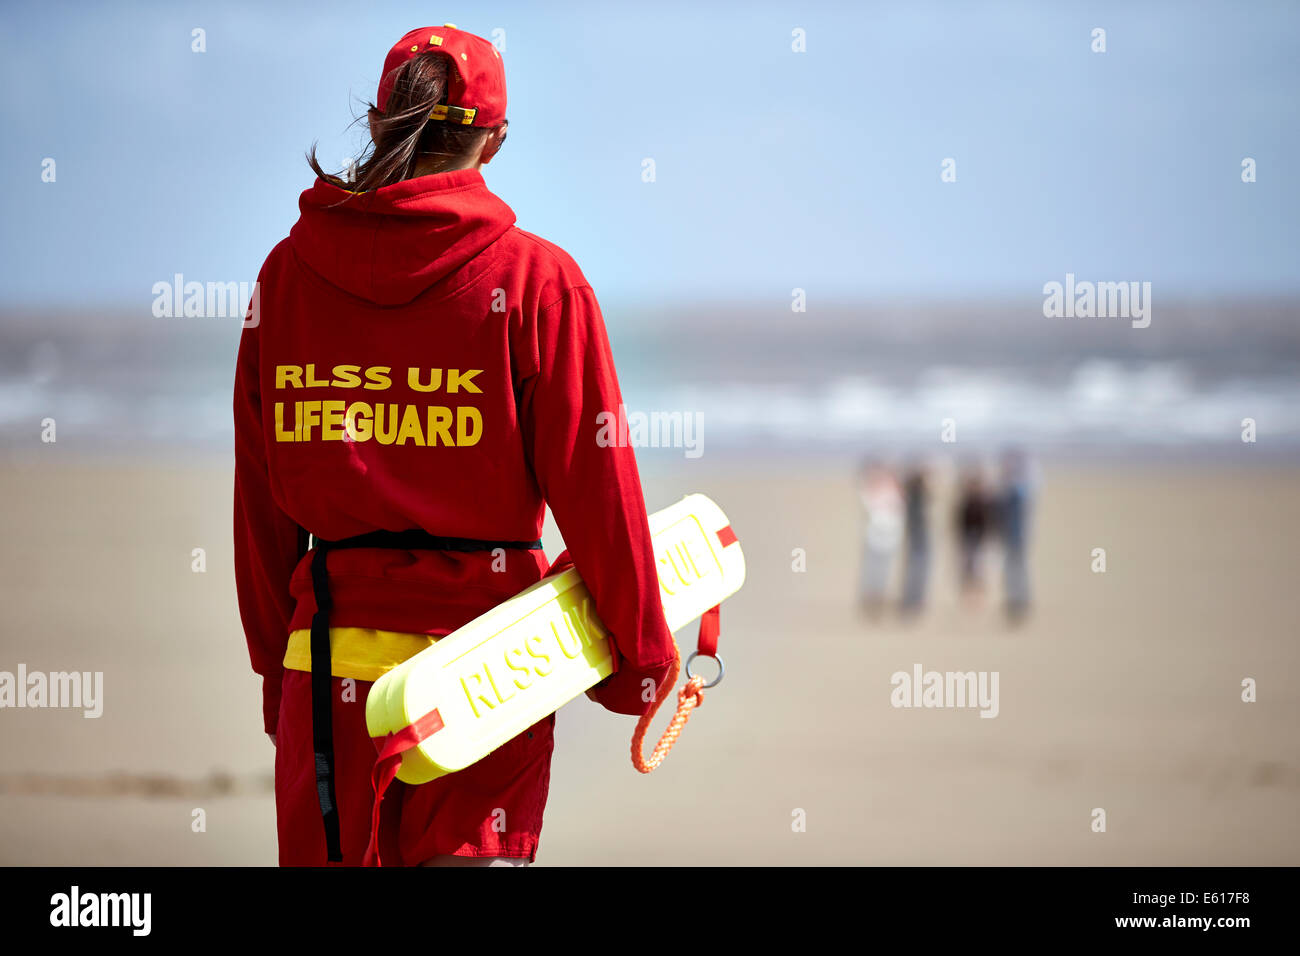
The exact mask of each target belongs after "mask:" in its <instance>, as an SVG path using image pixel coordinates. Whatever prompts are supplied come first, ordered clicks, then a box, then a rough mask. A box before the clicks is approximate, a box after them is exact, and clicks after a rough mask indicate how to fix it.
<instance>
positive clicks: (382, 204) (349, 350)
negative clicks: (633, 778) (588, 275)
mask: <svg viewBox="0 0 1300 956" xmlns="http://www.w3.org/2000/svg"><path fill="white" fill-rule="evenodd" d="M299 207H300V209H301V216H300V218H299V220H298V222H297V224H296V225H295V226H294V227H293V230H292V232H291V233H290V235H289V238H288V239H286V240H284V241H283V242H281V243H280V244H279V245H277V246H276V247H275V248H274V249H273V250H272V251H271V254H270V255H269V256H268V257H267V259H266V263H265V264H264V265H263V266H262V271H261V274H260V275H259V279H258V281H259V289H258V301H259V309H258V313H257V315H256V323H255V324H254V323H253V322H249V323H247V325H248V327H247V328H245V329H244V331H243V332H242V338H241V341H240V347H239V360H238V367H237V372H236V377H235V401H234V408H235V574H236V582H237V584H238V591H239V608H240V614H241V617H242V619H243V623H244V630H245V633H246V636H247V639H248V648H249V654H250V656H251V658H252V664H253V669H254V670H255V671H256V672H257V673H258V674H261V675H262V677H263V678H264V680H263V704H264V719H265V726H266V729H267V732H268V733H273V732H274V731H275V727H276V719H277V714H278V712H279V700H280V684H281V677H282V674H283V664H282V661H283V658H284V654H285V647H286V644H287V641H288V635H289V632H290V631H291V630H297V629H300V628H307V627H309V626H310V620H311V616H312V614H313V612H314V611H315V602H314V599H313V597H312V588H311V578H310V568H309V559H307V558H306V557H305V551H306V532H307V531H310V532H311V533H312V534H314V535H316V536H318V537H320V538H322V539H325V540H338V539H340V538H346V537H351V536H353V535H358V534H362V533H365V532H368V531H375V530H390V531H401V530H405V529H422V530H424V531H427V532H429V533H431V534H435V535H444V536H451V537H466V538H481V539H492V540H502V541H521V540H534V539H536V538H538V537H539V536H540V534H541V529H542V519H543V513H544V507H545V505H546V504H549V505H550V507H551V510H552V513H553V514H554V515H555V520H556V523H557V524H558V525H559V528H560V532H561V534H563V536H564V540H565V544H566V546H567V548H568V554H569V555H571V557H572V561H573V563H574V564H575V565H576V566H577V568H578V571H579V573H580V574H581V575H582V577H583V579H584V581H585V582H586V584H587V587H588V588H589V590H590V591H591V595H592V598H593V600H594V601H595V605H596V610H597V612H598V613H599V615H600V618H601V620H602V621H603V622H604V624H605V626H606V628H607V629H608V630H609V632H610V634H611V635H612V639H613V641H614V645H615V648H616V650H617V653H616V654H615V660H616V666H617V670H616V672H615V674H613V675H612V676H611V677H610V678H608V679H607V680H605V681H604V682H602V683H601V684H600V685H599V686H598V687H597V688H596V689H595V691H594V696H595V697H596V699H597V700H598V701H600V703H601V704H603V705H604V706H605V707H606V708H608V709H610V710H612V711H615V712H617V713H625V714H640V713H643V712H644V711H645V710H646V709H647V708H648V706H649V704H648V703H647V702H646V701H645V700H644V699H643V697H644V696H645V695H644V694H643V692H642V691H643V685H642V681H643V680H644V679H645V678H647V677H648V678H651V679H653V680H654V681H655V685H656V687H657V686H658V685H659V684H660V683H661V682H662V681H663V679H664V677H665V676H666V674H667V671H668V669H669V667H670V666H671V663H672V661H673V659H674V657H675V653H676V652H675V648H674V645H673V641H672V636H671V634H670V633H669V631H668V627H667V624H666V623H665V621H664V616H663V607H662V604H661V603H660V597H659V585H658V579H657V575H656V569H655V562H654V556H653V551H652V548H651V543H650V532H649V527H648V524H647V521H646V510H645V503H644V501H643V498H642V493H641V481H640V478H639V476H638V474H637V467H636V461H635V458H634V455H633V451H632V449H631V448H630V447H628V446H626V445H620V444H618V443H608V442H600V441H598V440H597V436H598V432H599V426H598V419H597V415H598V414H599V413H601V412H608V413H611V414H613V413H615V412H616V411H617V409H618V407H619V405H620V403H621V401H622V398H621V396H620V394H619V386H618V380H617V377H616V376H615V372H614V363H613V360H612V358H611V357H610V351H609V343H608V340H607V338H606V333H605V327H604V322H603V320H602V318H601V314H600V308H599V306H597V304H596V297H595V295H594V294H593V292H592V290H591V287H590V286H589V285H588V284H587V281H586V279H585V278H584V277H583V274H582V272H581V270H579V268H578V266H577V264H576V263H574V261H573V260H572V259H571V258H570V257H569V256H568V255H567V254H566V253H565V252H564V251H563V250H561V249H559V248H558V247H556V246H554V245H552V244H551V243H549V242H546V241H545V240H543V239H540V238H538V237H537V236H534V235H531V234H530V233H527V232H524V231H523V230H521V229H519V228H517V227H516V226H515V225H514V221H515V216H514V213H513V212H512V211H511V209H510V207H509V206H507V205H506V204H505V203H504V202H502V201H501V200H500V199H499V198H497V197H496V196H495V195H493V194H492V193H491V192H490V191H488V188H487V186H486V185H485V184H484V182H483V177H482V176H481V175H480V174H479V172H478V171H477V170H457V171H454V172H448V173H440V174H436V175H432V176H423V177H420V178H417V179H411V180H407V181H404V182H401V183H397V184H395V185H392V186H387V187H384V188H382V189H379V190H376V191H374V192H372V193H367V194H361V195H354V194H351V193H348V192H346V191H344V190H342V189H339V188H337V187H335V186H331V185H329V184H328V183H325V182H323V181H321V180H317V182H316V183H315V185H314V186H313V187H312V188H311V189H308V190H307V191H306V192H304V193H303V194H302V197H301V199H300V201H299ZM604 420H605V419H603V418H602V419H601V421H604ZM304 529H305V530H304ZM494 561H495V562H496V570H494V568H493V564H494ZM504 562H505V568H504V570H502V569H501V564H502V561H501V559H500V558H499V557H497V558H494V556H493V555H492V554H491V553H488V552H478V553H448V552H430V551H413V552H407V551H388V550H376V549H357V550H340V551H335V552H333V553H332V554H331V555H330V585H331V590H332V593H333V600H334V609H333V611H332V612H331V615H330V623H331V625H333V626H338V627H348V626H351V627H369V628H379V629H384V630H392V631H404V632H409V633H418V634H436V635H441V634H446V633H449V632H450V631H452V630H454V629H456V628H457V627H460V626H461V625H463V624H465V623H466V622H468V621H470V620H472V619H473V618H474V617H476V616H477V615H479V614H481V613H483V612H484V611H486V610H488V609H489V608H491V607H493V606H494V605H496V604H499V603H500V602H501V601H503V600H505V599H506V598H509V597H511V596H512V595H514V594H515V593H517V592H518V591H520V590H522V589H523V588H525V587H527V586H529V585H530V584H532V583H534V582H535V581H537V580H539V579H540V578H541V577H542V576H543V575H544V574H545V573H546V571H547V564H546V559H545V557H544V556H542V554H541V552H540V551H507V552H505V559H504ZM559 563H560V562H557V565H558V564H559Z"/></svg>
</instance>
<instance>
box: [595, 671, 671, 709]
mask: <svg viewBox="0 0 1300 956" xmlns="http://www.w3.org/2000/svg"><path fill="white" fill-rule="evenodd" d="M672 667H673V662H672V661H665V662H664V663H663V664H659V665H656V666H654V667H648V668H644V669H642V668H637V667H633V666H632V665H631V663H629V662H628V661H627V660H626V659H624V660H622V661H620V662H619V668H618V670H617V671H615V672H614V673H613V674H610V675H609V676H608V677H606V678H605V679H604V680H603V681H601V682H600V683H599V684H597V685H596V686H595V687H593V688H592V689H591V696H592V698H593V699H594V700H595V701H596V703H598V704H600V706H602V707H604V708H605V709H606V710H609V711H612V712H614V713H616V714H628V715H629V716H632V717H640V716H641V715H643V714H644V713H646V711H648V710H649V709H650V708H651V707H653V706H654V702H655V699H654V697H652V696H650V695H649V693H648V688H647V686H646V684H645V681H646V680H652V681H654V686H655V688H656V692H657V693H660V694H671V693H672V692H673V689H672V688H671V687H665V686H664V681H665V680H666V679H667V678H668V672H669V671H671V670H672ZM648 696H650V699H649V700H646V699H645V698H646V697H648Z"/></svg>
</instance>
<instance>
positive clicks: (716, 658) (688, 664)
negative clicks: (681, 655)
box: [686, 651, 726, 690]
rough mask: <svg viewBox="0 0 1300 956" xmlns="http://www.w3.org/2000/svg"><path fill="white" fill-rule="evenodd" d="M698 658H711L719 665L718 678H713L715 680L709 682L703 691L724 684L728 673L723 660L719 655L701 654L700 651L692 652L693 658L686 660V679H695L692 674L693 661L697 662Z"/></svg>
mask: <svg viewBox="0 0 1300 956" xmlns="http://www.w3.org/2000/svg"><path fill="white" fill-rule="evenodd" d="M697 657H708V658H711V659H712V660H713V661H714V662H716V663H717V665H718V676H717V677H715V678H713V680H711V681H709V682H708V683H707V684H704V685H703V687H701V690H707V689H708V688H710V687H717V686H718V685H719V684H720V683H722V677H723V675H724V674H725V673H726V668H725V667H723V666H722V658H721V657H719V656H718V655H717V654H701V653H700V652H699V651H692V652H691V656H690V657H688V658H686V679H687V680H691V679H693V678H694V677H695V675H694V674H692V673H691V661H693V660H695V658H697Z"/></svg>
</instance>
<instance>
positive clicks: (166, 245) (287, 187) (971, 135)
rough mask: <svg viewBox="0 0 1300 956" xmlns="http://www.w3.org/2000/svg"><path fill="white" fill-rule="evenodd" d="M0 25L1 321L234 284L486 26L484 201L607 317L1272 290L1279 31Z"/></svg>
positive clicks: (610, 14) (994, 11)
mask: <svg viewBox="0 0 1300 956" xmlns="http://www.w3.org/2000/svg"><path fill="white" fill-rule="evenodd" d="M4 19H5V24H4V30H3V33H2V34H0V71H2V73H3V83H2V84H0V87H2V89H3V94H2V99H0V122H2V123H3V126H4V129H5V135H4V137H3V141H2V143H0V172H3V175H4V177H5V180H6V183H7V186H8V188H7V190H6V198H5V200H4V216H3V227H2V228H3V233H2V234H0V256H3V259H4V263H5V268H4V270H3V272H2V273H0V307H17V306H22V307H29V306H35V305H46V306H53V307H63V306H99V307H102V308H106V309H107V308H114V309H118V308H133V307H138V308H141V309H147V308H148V306H149V303H150V301H151V300H152V295H151V292H150V289H151V287H152V285H153V283H154V282H157V281H159V280H169V279H170V277H171V276H172V275H173V274H174V273H177V272H180V273H183V274H184V275H185V277H186V278H187V279H190V280H199V281H222V282H225V281H232V280H233V281H239V280H249V281H251V280H252V279H253V278H254V277H255V276H256V273H257V270H258V267H259V265H260V264H261V261H262V259H263V257H264V256H265V254H266V253H267V252H268V251H269V249H270V248H271V246H273V245H274V244H275V243H276V242H277V241H278V240H279V239H280V238H282V237H283V236H284V235H285V234H286V233H287V231H288V229H289V227H290V226H291V225H292V224H293V221H294V219H295V218H296V216H297V205H296V202H297V196H298V193H299V192H300V191H301V190H302V189H304V188H306V187H307V186H308V185H309V184H310V180H311V176H310V172H309V170H308V168H307V166H306V163H305V162H304V160H303V152H304V150H305V149H306V148H307V147H308V146H309V145H310V144H311V143H312V142H313V141H314V140H318V141H319V143H320V151H321V155H322V157H323V158H324V159H325V161H326V163H327V164H329V165H337V164H338V163H340V162H341V161H342V159H343V157H345V156H347V155H349V154H351V153H353V152H355V151H356V149H357V148H358V146H359V143H360V137H361V135H362V134H361V131H360V129H359V128H356V129H349V128H348V127H349V123H350V122H351V120H352V117H353V115H354V114H356V113H358V112H359V111H360V110H361V109H362V108H363V104H362V102H361V100H362V98H368V97H371V96H373V91H374V86H375V84H376V82H377V80H378V77H379V71H380V67H381V65H382V62H383V57H384V54H385V52H386V51H387V49H388V47H389V46H390V45H391V44H392V43H393V42H394V41H395V40H396V39H397V38H398V37H400V36H401V35H402V34H403V33H404V32H406V31H407V30H409V29H411V28H413V27H416V26H423V25H425V24H438V23H442V22H444V21H448V20H450V21H453V22H455V23H457V24H458V25H459V26H460V27H462V28H464V29H467V30H471V31H473V32H476V33H480V34H482V35H490V34H491V32H492V30H493V29H495V28H501V29H503V30H504V31H505V40H506V49H505V53H504V59H505V62H506V69H507V77H508V82H509V95H510V107H509V111H508V112H509V118H510V121H511V126H510V140H509V143H508V144H507V146H506V149H505V150H504V151H503V153H502V154H501V156H500V158H499V159H498V160H497V161H496V162H494V163H493V164H492V166H490V167H489V168H488V170H487V171H486V175H487V179H488V183H489V185H490V186H491V187H492V188H493V189H494V190H495V191H496V192H498V193H499V194H500V195H501V196H502V197H503V198H504V199H506V201H507V202H509V203H510V204H511V205H512V206H513V207H514V209H515V211H516V213H517V214H518V217H519V224H520V225H521V226H522V227H524V228H526V229H529V230H532V231H534V232H537V233H539V234H541V235H544V236H546V237H547V238H550V239H552V240H553V241H555V242H558V243H559V244H560V245H562V246H564V247H565V248H567V249H568V250H569V251H570V252H571V253H572V254H573V255H574V256H575V258H577V260H578V261H579V263H580V264H581V265H582V267H583V269H584V271H585V272H586V273H587V275H588V278H589V279H590V280H591V282H592V284H593V285H594V286H595V287H596V289H597V291H598V293H600V295H601V298H602V300H603V301H605V302H606V303H607V304H609V303H614V304H619V305H623V306H632V305H636V306H642V307H651V308H655V307H671V306H674V305H690V304H692V303H699V302H701V301H715V300H718V301H720V300H727V301H738V302H751V301H785V302H788V301H789V296H790V290H791V289H792V288H793V287H796V286H798V287H803V288H806V289H807V290H808V295H809V301H810V304H814V303H817V302H828V301H837V302H853V301H863V300H868V299H871V298H873V297H879V296H898V295H901V296H922V297H924V296H940V297H953V296H957V297H968V296H1006V295H1013V296H1014V295H1033V296H1037V295H1038V294H1039V289H1041V286H1042V284H1043V283H1044V282H1047V281H1050V280H1053V279H1060V278H1062V277H1063V276H1064V274H1065V273H1066V272H1067V271H1070V272H1074V273H1076V274H1077V275H1078V276H1080V277H1081V278H1093V279H1099V280H1125V279H1133V280H1143V281H1151V282H1152V283H1153V285H1154V286H1155V288H1156V289H1157V291H1158V294H1160V295H1161V296H1162V297H1163V298H1165V299H1169V298H1172V297H1173V296H1174V295H1177V296H1178V297H1187V296H1191V297H1195V296H1199V295H1218V294H1246V295H1252V294H1266V295H1267V294H1277V293H1297V292H1300V270H1297V268H1296V263H1297V262H1298V261H1300V227H1298V226H1297V222H1298V221H1300V187H1298V186H1297V183H1296V178H1295V175H1296V174H1295V173H1294V172H1293V170H1292V164H1293V163H1294V161H1295V157H1296V156H1297V155H1300V141H1298V140H1300V122H1298V119H1300V116H1297V113H1298V112H1300V107H1298V105H1297V104H1298V103H1300V98H1298V97H1297V93H1298V92H1300V55H1298V54H1297V51H1298V50H1300V7H1297V6H1296V5H1294V4H1292V5H1286V4H1269V3H1249V4H1247V3H1230V2H1229V3H1168V4H1162V3H1141V2H1132V3H1114V4H1104V3H1050V4H1047V3H990V4H979V3H960V2H951V3H910V2H898V3H882V4H861V3H842V4H841V3H822V4H795V3H745V4H740V3H734V4H733V3H716V4H707V5H700V4H675V3H645V4H624V3H608V2H606V3H593V4H579V3H560V4H547V3H519V4H515V3H473V4H448V5H430V4H423V3H422V4H404V3H390V4H383V3H376V4H357V3H349V4H342V3H331V2H328V0H319V2H314V3H301V4H297V3H251V2H250V3H242V2H230V3H215V2H211V3H185V2H172V3H136V4H129V3H105V4H93V5H91V4H84V5H83V4H61V3H57V2H56V3H7V4H6V5H5V14H4ZM195 27H201V28H203V29H204V30H205V31H206V40H207V52H205V53H202V54H198V53H193V52H191V50H190V43H191V30H192V29H193V28H195ZM796 27H798V28H802V29H803V30H805V31H806V35H807V52H805V53H794V52H792V50H791V31H792V30H793V29H795V28H796ZM1094 27H1102V28H1104V29H1105V30H1106V32H1107V37H1106V39H1107V52H1106V53H1104V54H1095V53H1093V52H1091V50H1090V43H1091V39H1090V34H1091V31H1092V29H1093V28H1094ZM1246 156H1250V157H1253V158H1254V159H1255V160H1256V161H1257V163H1258V182H1256V183H1254V184H1250V185H1246V184H1243V183H1242V182H1241V179H1240V164H1241V160H1242V158H1243V157H1246ZM45 157H52V158H54V159H55V160H56V162H57V181H56V182H55V183H53V184H49V183H43V182H41V162H42V160H43V159H44V158H45ZM647 157H649V158H653V159H654V160H655V163H656V167H657V181H656V182H654V183H644V182H642V181H641V163H642V160H643V159H644V158H647ZM946 157H952V158H954V159H955V160H956V163H957V182H955V183H942V182H941V181H940V164H941V162H942V161H943V160H944V159H945V158H946Z"/></svg>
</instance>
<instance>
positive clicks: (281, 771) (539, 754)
mask: <svg viewBox="0 0 1300 956" xmlns="http://www.w3.org/2000/svg"><path fill="white" fill-rule="evenodd" d="M354 683H355V685H356V689H355V692H354V693H351V694H350V695H349V696H350V697H355V700H353V699H347V700H345V699H344V688H343V678H339V677H335V678H334V680H333V704H334V768H335V769H334V789H335V797H336V799H337V801H338V812H339V830H340V836H341V838H342V847H343V864H342V865H344V866H359V865H360V864H361V858H362V856H363V855H364V854H365V851H366V845H367V843H368V842H369V840H370V814H371V809H372V807H373V805H374V799H375V794H374V788H373V786H372V784H371V782H370V772H371V769H372V768H373V767H374V764H375V756H376V750H375V745H374V743H373V742H372V741H371V739H370V734H369V732H368V731H367V730H366V695H367V694H369V693H370V686H371V685H370V684H369V683H367V682H366V681H355V682H354ZM283 686H284V693H283V696H282V697H281V700H280V717H279V723H278V725H277V728H276V748H275V809H276V827H277V830H278V833H279V838H280V865H281V866H325V865H326V861H325V827H324V824H323V823H322V822H321V815H320V803H319V802H318V799H317V796H316V759H315V752H314V749H313V747H312V734H311V674H309V673H307V672H306V671H295V670H287V671H285V672H284V685H283ZM554 731H555V715H554V714H551V715H550V716H548V717H544V718H542V719H541V720H539V721H538V722H537V723H536V724H534V725H533V726H532V727H530V728H528V730H526V731H524V732H523V733H522V734H520V735H519V736H518V737H515V738H514V739H513V740H511V741H510V742H509V743H506V744H504V745H503V746H501V747H498V748H497V749H496V750H494V751H493V752H492V753H490V754H488V755H487V756H486V757H484V758H483V759H482V760H480V761H479V762H478V763H476V764H473V765H471V766H469V767H466V768H465V769H464V770H461V771H458V772H456V773H453V774H448V775H447V776H445V777H439V778H438V779H437V780H433V781H431V782H429V783H425V784H420V785H419V786H409V785H407V784H404V783H401V782H400V781H394V782H393V785H392V786H391V787H389V788H388V793H387V794H386V795H385V796H384V805H383V816H382V819H381V823H380V842H379V853H380V857H381V858H382V860H383V863H384V865H385V866H416V865H418V864H420V863H422V862H424V861H425V860H428V859H430V858H431V857H434V856H441V855H452V856H506V857H525V858H527V859H528V860H530V861H531V860H534V859H536V858H537V843H538V840H539V839H540V837H541V832H542V811H543V810H544V809H545V808H546V794H547V791H548V789H549V788H550V782H551V753H552V751H553V750H554V748H555V737H554Z"/></svg>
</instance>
